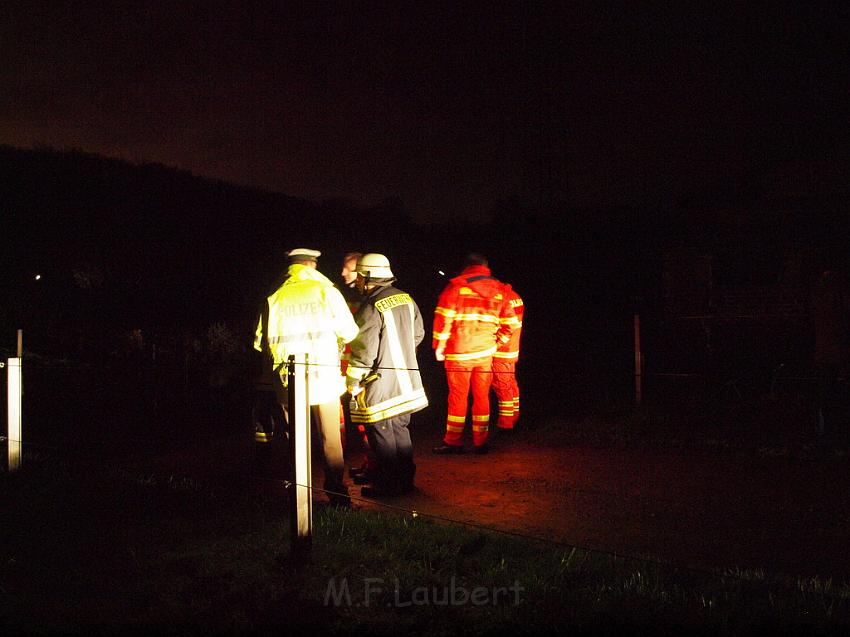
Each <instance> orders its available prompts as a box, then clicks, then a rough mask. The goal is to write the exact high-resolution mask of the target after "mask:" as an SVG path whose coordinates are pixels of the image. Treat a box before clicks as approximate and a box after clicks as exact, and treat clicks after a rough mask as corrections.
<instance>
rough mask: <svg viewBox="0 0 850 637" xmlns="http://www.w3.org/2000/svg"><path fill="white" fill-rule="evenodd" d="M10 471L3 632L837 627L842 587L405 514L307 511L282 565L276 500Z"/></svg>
mask: <svg viewBox="0 0 850 637" xmlns="http://www.w3.org/2000/svg"><path fill="white" fill-rule="evenodd" d="M24 460H25V463H24V470H22V471H20V472H17V473H15V474H2V475H0V500H2V501H3V502H4V506H3V509H2V511H0V533H1V534H2V537H0V600H2V604H0V631H2V632H3V634H22V633H27V634H31V633H42V634H55V633H61V634H69V633H87V634H89V633H101V634H114V633H121V634H128V633H138V634H162V633H169V634H177V633H193V634H195V633H212V634H232V633H236V634H268V633H276V634H298V633H304V634H307V633H311V634H319V633H324V634H335V635H363V634H378V635H380V634H389V633H393V634H398V633H399V632H409V633H414V634H428V635H449V634H459V633H466V634H469V635H487V634H508V633H510V634H513V635H516V634H520V635H525V634H540V633H542V632H546V633H569V634H614V633H618V634H620V633H622V632H626V633H637V632H645V633H651V634H670V635H674V634H675V635H681V634H704V635H715V634H727V635H740V634H761V633H763V632H764V631H769V632H771V633H774V634H776V633H779V634H804V633H805V634H824V635H827V634H842V633H846V632H847V631H848V629H850V587H848V585H847V584H844V583H838V582H832V581H830V580H823V579H819V578H812V579H799V580H795V579H792V578H787V577H779V576H771V575H770V574H767V573H764V572H761V571H737V572H729V573H725V574H708V573H702V572H694V571H686V570H681V569H675V568H672V567H668V566H665V565H662V564H657V563H650V562H641V561H638V560H634V559H624V558H620V557H615V556H611V555H604V554H598V553H592V552H587V551H583V550H579V549H576V548H570V547H563V546H557V545H554V544H545V543H540V542H532V541H526V540H523V539H520V538H517V537H514V536H508V535H503V534H498V533H489V532H482V531H480V530H477V529H471V528H468V527H462V526H456V525H453V524H445V523H442V522H436V521H432V520H429V519H425V518H423V517H421V516H420V517H411V516H409V515H399V514H379V513H374V512H366V511H347V510H341V511H338V510H334V509H328V508H324V507H321V506H317V507H316V513H315V527H314V540H313V549H312V551H311V559H310V561H309V563H308V564H306V565H305V566H303V567H300V568H296V567H295V565H294V563H293V561H292V560H291V556H290V554H289V532H288V524H287V519H286V507H285V503H284V502H283V499H282V498H280V497H279V496H274V495H270V494H268V493H262V492H257V491H252V490H250V489H247V488H246V487H247V485H240V484H234V483H231V484H227V483H225V482H223V481H222V482H221V483H219V484H218V486H211V485H208V484H200V483H198V482H195V481H193V480H189V479H185V478H180V477H179V476H173V475H168V476H157V475H151V474H137V473H129V472H124V471H120V470H116V469H111V470H107V469H104V468H102V467H97V466H92V465H87V466H83V465H76V466H72V465H69V464H68V463H63V462H61V461H59V460H57V459H56V458H50V457H46V456H41V457H39V456H27V457H25V459H24ZM476 591H477V592H476ZM461 602H462V603H461Z"/></svg>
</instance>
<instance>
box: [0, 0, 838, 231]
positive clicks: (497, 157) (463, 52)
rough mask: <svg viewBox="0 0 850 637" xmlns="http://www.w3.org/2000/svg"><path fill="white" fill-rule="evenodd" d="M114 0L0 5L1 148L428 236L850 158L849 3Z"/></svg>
mask: <svg viewBox="0 0 850 637" xmlns="http://www.w3.org/2000/svg"><path fill="white" fill-rule="evenodd" d="M99 4H100V3H97V2H90V1H84V2H67V3H66V2H55V1H54V0H49V1H47V2H15V1H12V2H5V3H3V5H2V7H0V143H4V144H10V145H13V146H18V147H22V148H29V147H32V146H34V145H46V146H51V147H54V148H60V149H62V148H78V149H80V150H83V151H86V152H93V153H99V154H102V155H106V156H109V157H115V158H122V159H127V160H130V161H133V162H139V163H144V162H157V163H162V164H165V165H167V166H172V167H176V168H181V169H186V170H189V171H191V172H193V173H195V174H197V175H202V176H208V177H214V178H220V179H224V180H226V181H230V182H234V183H239V184H247V185H254V186H260V187H263V188H267V189H271V190H275V191H280V192H284V193H286V194H289V195H292V196H296V197H305V198H309V199H316V200H322V199H327V198H344V199H349V200H352V201H354V202H358V203H362V204H364V205H373V204H377V203H380V202H381V201H383V200H387V199H396V198H398V199H400V200H401V201H402V202H403V204H404V206H405V208H406V210H408V211H409V212H410V213H411V214H412V215H413V217H414V219H416V220H417V221H421V222H428V221H440V220H447V219H455V218H467V219H472V220H481V219H486V218H487V217H488V215H489V214H490V212H491V211H492V210H493V208H494V206H496V205H497V204H498V202H499V201H501V200H504V199H506V198H509V197H519V198H521V199H525V200H529V201H538V202H539V201H545V200H553V199H554V200H560V201H565V202H567V203H568V204H569V205H573V206H582V207H604V206H617V205H628V206H637V207H643V208H661V209H669V208H671V207H675V206H676V205H677V204H678V203H679V202H681V201H682V200H683V199H685V198H688V197H691V196H693V195H694V194H695V193H702V192H705V191H706V189H709V190H710V189H712V188H714V187H716V186H721V187H722V185H723V184H731V183H733V182H734V181H735V180H736V179H738V178H739V177H740V175H742V174H747V173H749V172H751V171H754V170H756V171H757V170H760V169H762V168H763V167H765V166H769V165H772V164H775V163H777V162H779V163H781V162H785V161H792V160H800V159H802V160H815V161H827V162H829V161H832V160H835V159H836V158H839V159H840V158H845V157H847V156H848V155H850V153H848V148H850V144H848V138H849V137H850V136H848V132H847V122H848V121H850V118H848V110H847V109H848V107H847V105H848V104H850V99H848V98H850V95H848V93H850V90H848V86H850V83H848V81H847V77H848V75H847V73H848V69H850V60H848V57H850V56H848V51H850V37H848V34H850V9H848V5H846V4H842V3H826V2H824V3H784V2H768V3H729V4H719V5H718V4H715V3H710V6H709V5H706V6H705V7H704V8H701V9H699V8H698V9H693V8H690V6H689V5H690V3H614V4H608V3H597V2H569V3H546V2H542V3H536V2H531V3H506V4H502V3H480V4H476V3H466V2H459V3H446V4H440V5H438V4H434V3H430V2H423V3H406V2H392V3H377V2H372V3H364V4H362V5H361V4H359V3H353V4H352V3H335V2H331V3H305V4H300V3H289V2H277V3H269V4H268V5H263V4H261V3H257V2H232V3H220V2H210V1H203V2H180V3H172V2H112V3H105V4H103V5H102V6H98V5H99ZM842 7H843V8H842Z"/></svg>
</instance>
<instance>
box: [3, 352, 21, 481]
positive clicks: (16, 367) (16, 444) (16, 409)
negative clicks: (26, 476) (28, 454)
mask: <svg viewBox="0 0 850 637" xmlns="http://www.w3.org/2000/svg"><path fill="white" fill-rule="evenodd" d="M6 388H7V396H8V403H7V405H8V414H9V423H8V427H7V430H6V431H7V434H6V443H7V445H8V449H9V459H8V463H9V464H8V466H9V471H10V472H12V471H17V470H18V469H20V468H21V443H22V439H21V395H22V393H23V383H22V378H21V359H20V358H10V359H8V363H7V365H6Z"/></svg>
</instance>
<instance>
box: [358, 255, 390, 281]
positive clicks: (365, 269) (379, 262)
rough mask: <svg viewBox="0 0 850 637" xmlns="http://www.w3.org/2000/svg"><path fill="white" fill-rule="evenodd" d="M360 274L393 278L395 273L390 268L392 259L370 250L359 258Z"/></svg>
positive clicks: (376, 277)
mask: <svg viewBox="0 0 850 637" xmlns="http://www.w3.org/2000/svg"><path fill="white" fill-rule="evenodd" d="M356 271H357V273H358V274H362V275H363V276H364V277H366V278H367V279H372V280H375V279H393V278H395V275H394V274H393V271H392V270H391V269H390V260H389V259H387V257H385V256H384V255H383V254H377V253H374V252H370V253H369V254H364V255H363V256H361V257H360V258H359V259H357V268H356Z"/></svg>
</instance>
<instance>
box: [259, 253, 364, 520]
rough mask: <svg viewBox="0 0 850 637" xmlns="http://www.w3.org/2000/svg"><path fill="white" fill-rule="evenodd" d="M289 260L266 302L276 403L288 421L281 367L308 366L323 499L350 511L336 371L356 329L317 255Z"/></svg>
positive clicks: (295, 255)
mask: <svg viewBox="0 0 850 637" xmlns="http://www.w3.org/2000/svg"><path fill="white" fill-rule="evenodd" d="M288 255H289V258H290V262H291V265H290V266H289V269H288V271H287V274H288V278H287V279H286V281H284V283H283V285H281V286H280V287H279V288H278V289H277V290H276V291H275V292H274V293H273V294H272V295H271V296H269V298H268V312H269V316H268V327H267V333H266V334H265V338H267V341H268V347H269V350H270V351H271V354H272V358H273V363H274V366H275V369H278V370H280V375H281V395H280V402H281V406H282V407H283V409H284V413H285V414H286V416H287V418H289V416H290V414H288V413H287V409H288V391H289V388H288V387H287V377H286V374H287V370H286V363H287V362H288V360H289V357H290V356H294V357H295V362H296V364H297V365H302V366H303V365H304V364H307V365H308V366H309V367H308V369H309V383H308V396H307V400H308V402H309V404H310V405H311V410H310V412H311V419H312V421H313V422H314V423H315V424H316V429H317V431H318V434H319V438H320V440H321V442H322V451H323V455H324V460H325V489H326V490H327V491H328V498H329V500H330V502H331V503H332V504H337V505H342V506H350V504H351V501H350V499H349V497H348V489H347V487H346V486H345V481H344V471H345V465H344V462H343V453H342V442H341V439H340V431H339V414H340V405H339V399H340V396H341V395H342V393H343V392H344V391H345V384H344V382H343V378H342V376H341V375H340V367H339V366H340V344H341V343H347V342H349V341H351V340H352V339H353V338H354V337H355V336H357V332H358V328H357V324H356V323H355V322H354V319H353V317H352V316H351V312H350V311H349V309H348V306H347V305H346V303H345V299H343V298H342V294H340V291H339V290H338V289H336V288H335V287H334V285H333V283H331V282H330V280H328V278H327V277H325V275H323V274H322V273H321V272H319V271H318V270H317V269H316V268H317V261H316V260H317V258H318V256H319V255H320V252H319V251H318V250H310V249H306V248H298V249H296V250H291V251H290V252H289V253H288ZM261 327H262V324H261ZM255 347H257V343H256V342H255ZM299 371H301V372H303V368H302V369H301V370H299ZM298 376H301V374H297V375H296V377H298ZM301 377H302V378H303V376H301Z"/></svg>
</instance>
